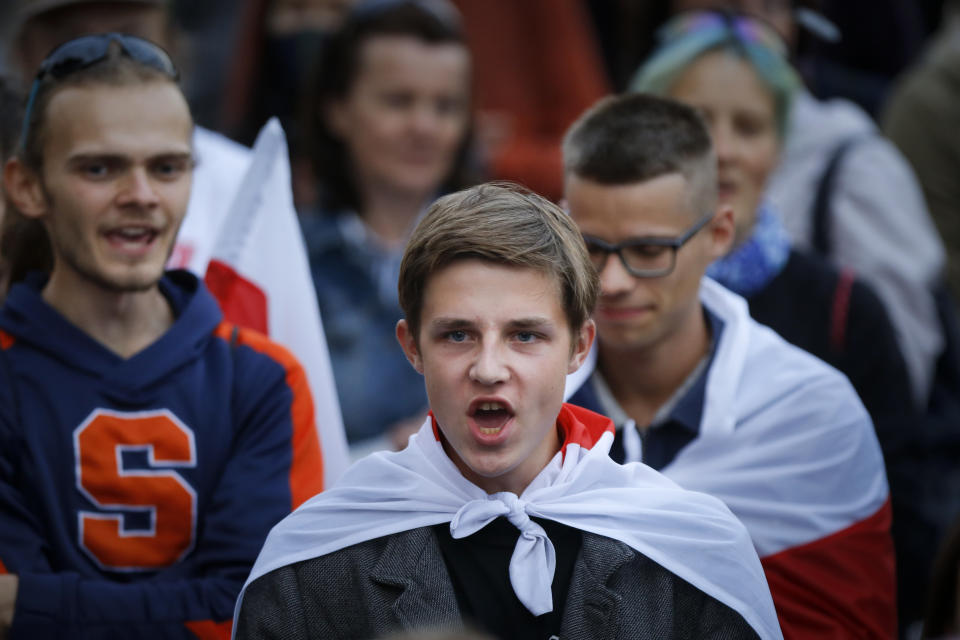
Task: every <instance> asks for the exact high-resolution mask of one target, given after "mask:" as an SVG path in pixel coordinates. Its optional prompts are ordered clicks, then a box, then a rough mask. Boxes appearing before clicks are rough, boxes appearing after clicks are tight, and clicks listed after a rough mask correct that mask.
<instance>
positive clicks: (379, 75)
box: [325, 35, 470, 201]
mask: <svg viewBox="0 0 960 640" xmlns="http://www.w3.org/2000/svg"><path fill="white" fill-rule="evenodd" d="M469 110H470V56H469V54H468V52H467V49H466V47H464V46H463V45H461V44H456V43H442V44H429V43H426V42H423V41H421V40H419V39H417V38H413V37H410V36H403V35H399V36H392V35H378V36H373V37H371V38H370V39H368V40H367V41H366V42H365V43H364V44H363V45H362V47H361V51H360V57H359V64H358V69H357V75H356V78H355V79H354V81H353V84H352V86H351V88H350V91H349V93H348V94H347V95H346V96H345V97H344V98H343V99H342V100H340V101H338V102H335V103H333V104H331V105H330V107H329V108H328V111H327V113H326V114H325V115H326V118H327V124H328V126H329V128H330V130H331V131H332V132H333V133H334V135H336V136H337V137H338V138H340V140H342V141H343V143H344V144H345V146H346V148H347V152H348V154H349V156H350V160H351V163H352V169H353V172H354V174H355V176H356V181H357V186H358V188H359V189H360V191H361V193H363V192H367V193H369V192H370V191H371V190H378V191H380V192H385V193H394V194H397V195H398V196H400V197H403V198H412V197H416V198H419V199H422V200H424V201H425V200H427V199H428V198H430V197H432V196H433V194H434V193H435V192H436V191H437V189H438V188H439V187H440V185H441V184H442V183H443V181H444V179H445V178H446V177H447V175H448V174H449V173H450V171H451V169H452V167H453V164H454V160H455V158H456V155H457V152H458V151H459V149H460V145H461V143H462V141H463V137H464V135H466V132H467V127H468V122H469V117H470V116H469V113H470V112H469Z"/></svg>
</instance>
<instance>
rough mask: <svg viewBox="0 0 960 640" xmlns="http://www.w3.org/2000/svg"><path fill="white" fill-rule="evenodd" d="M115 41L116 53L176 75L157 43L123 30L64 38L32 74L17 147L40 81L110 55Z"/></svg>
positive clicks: (23, 142)
mask: <svg viewBox="0 0 960 640" xmlns="http://www.w3.org/2000/svg"><path fill="white" fill-rule="evenodd" d="M113 43H116V46H117V47H119V50H120V53H121V54H122V55H125V56H127V57H128V58H130V59H131V60H133V61H135V62H137V63H139V64H141V65H143V66H145V67H149V68H151V69H156V70H157V71H160V72H161V73H163V74H164V75H166V76H168V77H170V78H171V79H172V80H174V81H176V80H178V79H179V78H180V74H179V73H178V72H177V68H176V66H174V64H173V61H172V60H171V59H170V56H169V55H168V54H167V52H166V51H164V50H163V49H162V48H161V47H160V46H158V45H156V44H154V43H152V42H150V41H149V40H144V39H143V38H138V37H136V36H131V35H127V34H124V33H98V34H94V35H89V36H81V37H79V38H75V39H73V40H70V41H69V42H65V43H64V44H62V45H60V46H59V47H57V48H56V49H54V50H53V51H51V52H50V54H49V55H47V57H46V58H44V60H43V62H41V63H40V68H39V69H38V70H37V75H36V76H35V77H34V80H33V85H32V86H31V87H30V97H29V98H27V107H26V109H25V112H24V117H23V129H22V131H21V133H20V148H21V149H23V148H24V147H26V142H27V129H28V126H29V123H30V116H31V114H32V111H33V103H34V101H35V100H36V97H37V92H38V91H39V89H40V86H41V84H42V83H43V82H44V81H45V80H47V79H48V78H52V79H54V80H62V79H63V78H66V77H67V76H69V75H71V74H73V73H76V72H77V71H80V70H81V69H86V68H87V67H92V66H93V65H95V64H97V63H98V62H102V61H103V60H106V59H107V58H108V57H109V56H110V51H111V46H113Z"/></svg>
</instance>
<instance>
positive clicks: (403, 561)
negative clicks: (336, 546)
mask: <svg viewBox="0 0 960 640" xmlns="http://www.w3.org/2000/svg"><path fill="white" fill-rule="evenodd" d="M425 567H426V569H425ZM440 572H442V573H440ZM414 578H416V579H417V580H419V581H422V583H421V582H418V583H417V584H416V585H415V586H414V585H413V584H412V583H413V581H414ZM411 587H413V588H414V589H415V590H417V591H419V592H426V593H424V594H423V595H422V598H423V601H424V602H425V603H427V605H430V606H429V609H430V611H429V612H426V611H420V612H419V613H418V617H420V616H422V617H423V619H424V620H429V619H431V618H435V617H437V616H440V617H443V616H446V617H447V618H451V619H452V617H453V616H454V615H455V601H454V600H453V587H452V585H450V583H449V577H448V574H447V573H446V569H445V565H444V564H443V559H442V556H441V554H440V550H439V547H438V545H437V542H436V538H435V536H434V534H433V532H432V530H431V529H430V527H420V528H417V529H411V530H409V531H404V532H401V533H395V534H391V535H389V536H384V537H381V538H376V539H374V540H368V541H366V542H361V543H359V544H355V545H352V546H349V547H345V548H343V549H340V550H338V551H334V552H332V553H328V554H326V555H322V556H319V557H316V558H312V559H309V560H303V561H301V562H297V563H294V564H291V565H287V566H284V567H281V568H279V569H275V570H274V571H271V572H270V573H267V574H265V575H263V576H261V577H259V578H257V579H256V580H254V581H253V582H252V583H250V584H249V585H248V586H247V588H246V590H245V591H244V593H243V596H242V600H241V607H240V610H239V615H238V617H237V628H238V631H237V637H238V638H247V637H250V638H253V637H261V635H258V634H259V633H261V631H262V630H263V629H265V628H269V629H270V631H271V632H273V633H274V636H271V637H285V638H301V637H302V638H310V637H345V638H346V637H350V638H368V637H373V636H377V635H379V634H381V633H383V632H385V631H389V630H391V629H394V628H396V627H397V626H398V624H399V623H400V621H399V620H397V619H396V617H395V612H394V610H393V604H394V603H395V602H396V601H397V598H398V597H399V595H400V594H401V593H402V592H403V591H404V590H405V589H408V588H411ZM438 594H440V595H438ZM444 596H445V597H444ZM412 599H413V600H418V601H419V598H418V597H413V598H412Z"/></svg>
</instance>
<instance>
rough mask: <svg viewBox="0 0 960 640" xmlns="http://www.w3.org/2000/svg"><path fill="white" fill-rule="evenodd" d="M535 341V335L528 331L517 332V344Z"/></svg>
mask: <svg viewBox="0 0 960 640" xmlns="http://www.w3.org/2000/svg"><path fill="white" fill-rule="evenodd" d="M536 339H537V335H536V334H535V333H532V332H530V331H518V332H517V342H523V343H530V342H534V341H536Z"/></svg>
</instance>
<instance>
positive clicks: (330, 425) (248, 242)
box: [205, 118, 350, 486]
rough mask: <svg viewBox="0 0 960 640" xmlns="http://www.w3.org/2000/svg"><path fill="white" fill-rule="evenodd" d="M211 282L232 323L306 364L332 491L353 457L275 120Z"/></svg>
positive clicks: (236, 204) (219, 246) (209, 273)
mask: <svg viewBox="0 0 960 640" xmlns="http://www.w3.org/2000/svg"><path fill="white" fill-rule="evenodd" d="M205 280H206V282H207V286H208V288H209V289H210V291H211V292H212V293H213V294H214V296H215V297H216V298H217V301H218V302H219V303H220V306H221V308H222V309H223V312H224V316H225V317H226V319H227V320H229V321H230V322H233V323H234V324H238V325H240V326H244V327H249V328H252V329H256V330H258V331H261V332H262V333H265V334H267V335H268V336H270V338H271V339H272V340H274V341H275V342H278V343H279V344H282V345H283V346H285V347H286V348H287V349H289V350H290V351H291V352H292V353H293V354H294V355H295V356H296V357H297V360H299V361H300V363H301V364H302V365H303V368H304V370H305V371H306V374H307V380H308V382H309V384H310V393H311V395H312V396H313V403H314V410H315V414H316V421H317V433H318V435H319V438H320V443H321V448H322V450H323V467H324V469H323V471H324V485H325V486H330V485H332V484H333V482H334V481H335V480H336V479H337V478H338V477H340V475H341V474H342V473H343V472H344V471H345V470H346V467H347V464H348V463H349V459H350V458H349V455H348V453H347V440H346V436H345V434H344V430H343V420H342V418H341V416H340V403H339V401H338V399H337V393H336V388H335V386H334V382H333V370H332V368H331V366H330V355H329V353H328V351H327V342H326V338H325V336H324V333H323V323H322V322H321V319H320V308H319V306H318V305H317V294H316V290H315V289H314V287H313V279H312V277H311V275H310V266H309V263H308V262H307V252H306V248H305V247H304V243H303V235H302V234H301V232H300V225H299V223H298V222H297V217H296V212H295V211H294V208H293V195H292V193H291V190H290V164H289V160H288V157H287V143H286V139H285V138H284V135H283V129H282V128H281V127H280V123H279V122H278V121H277V119H276V118H272V119H271V120H270V121H269V122H267V124H266V125H265V126H264V127H263V129H262V130H261V131H260V135H259V136H258V137H257V141H256V143H255V144H254V147H253V159H252V161H251V162H250V166H249V167H248V168H247V170H246V173H245V174H244V175H243V180H242V181H241V182H240V186H239V189H238V191H237V192H236V194H235V195H234V196H233V204H232V205H231V207H230V209H229V212H228V213H227V215H226V217H225V219H224V221H223V223H222V225H221V227H220V233H219V235H218V236H217V240H216V244H215V245H214V247H213V251H212V258H211V260H210V262H209V265H208V266H207V268H206V278H205Z"/></svg>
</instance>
